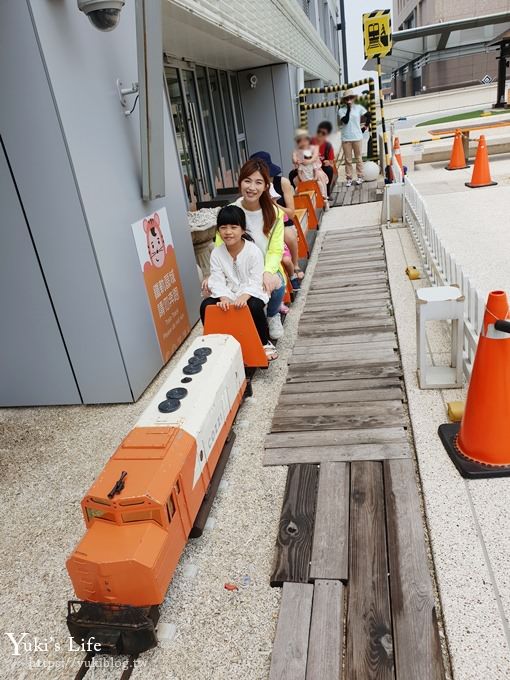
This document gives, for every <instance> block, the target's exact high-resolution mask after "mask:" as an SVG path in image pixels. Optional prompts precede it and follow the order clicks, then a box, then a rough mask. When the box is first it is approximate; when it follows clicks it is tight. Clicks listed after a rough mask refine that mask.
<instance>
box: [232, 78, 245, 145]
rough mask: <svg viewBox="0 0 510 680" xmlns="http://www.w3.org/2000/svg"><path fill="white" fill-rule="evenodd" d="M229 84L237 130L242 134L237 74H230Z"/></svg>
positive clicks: (242, 126)
mask: <svg viewBox="0 0 510 680" xmlns="http://www.w3.org/2000/svg"><path fill="white" fill-rule="evenodd" d="M230 85H231V87H232V98H233V100H234V109H235V112H236V123H237V132H238V134H240V135H242V134H243V133H244V120H243V110H242V107H241V95H240V94H239V83H238V82H237V76H236V75H234V74H233V73H231V74H230Z"/></svg>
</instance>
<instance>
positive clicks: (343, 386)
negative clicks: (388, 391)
mask: <svg viewBox="0 0 510 680" xmlns="http://www.w3.org/2000/svg"><path fill="white" fill-rule="evenodd" d="M401 386H402V381H401V380H400V378H398V377H397V378H366V379H365V380H361V379H353V380H344V379H340V380H327V381H324V382H315V383H314V384H313V385H306V384H304V383H300V382H299V381H297V380H296V382H290V383H286V384H285V385H284V386H283V389H282V394H302V393H303V391H307V392H341V391H343V390H376V389H382V388H389V387H401Z"/></svg>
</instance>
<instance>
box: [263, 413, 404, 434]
mask: <svg viewBox="0 0 510 680" xmlns="http://www.w3.org/2000/svg"><path fill="white" fill-rule="evenodd" d="M403 419H404V416H403V413H402V412H400V413H382V414H379V413H375V414H371V413H356V414H346V415H343V414H341V413H335V412H332V413H327V414H324V415H306V416H305V415H303V416H299V415H297V414H295V413H292V412H291V413H289V414H288V415H283V416H277V417H275V418H273V423H272V426H271V432H301V431H309V430H314V429H317V430H359V429H367V428H372V427H374V428H385V427H392V426H393V427H397V426H398V425H401V424H402V421H403Z"/></svg>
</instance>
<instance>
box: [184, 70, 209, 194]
mask: <svg viewBox="0 0 510 680" xmlns="http://www.w3.org/2000/svg"><path fill="white" fill-rule="evenodd" d="M181 76H182V87H183V94H184V97H185V100H186V106H187V109H186V110H187V115H188V129H189V134H190V142H191V145H190V146H191V152H192V154H193V160H194V166H195V172H196V174H195V179H196V180H197V182H198V185H199V196H200V199H201V200H202V201H209V200H210V199H211V195H210V189H209V176H208V168H207V158H206V156H205V151H204V149H205V142H204V134H203V130H202V122H201V120H200V108H199V105H198V95H197V88H196V86H195V75H194V73H193V71H188V69H181Z"/></svg>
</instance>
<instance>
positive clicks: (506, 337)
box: [439, 290, 510, 478]
mask: <svg viewBox="0 0 510 680" xmlns="http://www.w3.org/2000/svg"><path fill="white" fill-rule="evenodd" d="M508 312H509V310H508V300H507V297H506V293H504V292H503V291H502V290H496V291H493V292H492V293H489V298H488V300H487V306H486V308H485V315H484V318H483V326H482V329H481V331H480V338H479V340H478V347H477V350H476V356H475V360H474V362H473V370H472V373H471V380H470V382H469V389H468V394H467V400H466V406H465V410H464V415H463V417H462V422H461V423H460V424H459V423H453V424H450V423H448V424H445V425H441V426H440V427H439V436H440V437H441V441H442V442H443V444H444V446H445V448H446V451H447V453H448V455H449V456H450V458H451V459H452V461H453V462H454V463H455V465H456V467H457V469H458V470H459V472H460V473H461V475H462V476H463V477H474V478H479V477H504V476H510V389H509V385H510V321H507V320H506V319H507V318H508V316H509V314H508Z"/></svg>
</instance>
